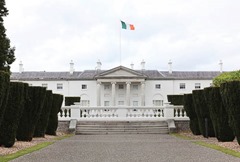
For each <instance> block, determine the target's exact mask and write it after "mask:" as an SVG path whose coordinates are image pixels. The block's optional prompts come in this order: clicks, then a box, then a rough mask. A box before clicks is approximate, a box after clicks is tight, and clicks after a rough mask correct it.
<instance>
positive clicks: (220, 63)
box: [219, 60, 223, 73]
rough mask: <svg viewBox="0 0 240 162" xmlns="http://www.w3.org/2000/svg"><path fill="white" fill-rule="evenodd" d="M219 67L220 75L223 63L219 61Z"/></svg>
mask: <svg viewBox="0 0 240 162" xmlns="http://www.w3.org/2000/svg"><path fill="white" fill-rule="evenodd" d="M219 66H220V73H222V72H223V71H222V69H223V62H222V60H220V61H219Z"/></svg>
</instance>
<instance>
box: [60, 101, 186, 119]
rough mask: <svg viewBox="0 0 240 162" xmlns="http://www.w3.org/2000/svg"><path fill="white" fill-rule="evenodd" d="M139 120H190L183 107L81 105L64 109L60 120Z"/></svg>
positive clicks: (166, 105)
mask: <svg viewBox="0 0 240 162" xmlns="http://www.w3.org/2000/svg"><path fill="white" fill-rule="evenodd" d="M70 119H77V120H95V119H96V120H118V119H120V120H121V119H122V120H131V119H133V120H137V119H153V120H155V119H188V117H187V116H186V112H185V110H184V108H183V106H173V105H169V104H165V106H151V107H149V106H138V107H133V106H114V107H110V106H108V107H82V106H79V105H72V106H65V107H62V109H61V112H60V113H59V120H70Z"/></svg>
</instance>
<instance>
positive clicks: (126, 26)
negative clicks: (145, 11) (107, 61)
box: [121, 21, 135, 30]
mask: <svg viewBox="0 0 240 162" xmlns="http://www.w3.org/2000/svg"><path fill="white" fill-rule="evenodd" d="M121 24H122V29H128V30H135V27H134V25H132V24H126V23H125V22H123V21H121Z"/></svg>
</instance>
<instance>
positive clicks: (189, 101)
mask: <svg viewBox="0 0 240 162" xmlns="http://www.w3.org/2000/svg"><path fill="white" fill-rule="evenodd" d="M183 105H184V109H185V111H186V113H187V116H188V117H189V118H190V123H189V125H190V130H191V131H192V133H193V134H194V135H200V134H201V132H200V130H199V125H198V118H197V114H196V112H195V108H194V105H193V98H192V94H184V96H183Z"/></svg>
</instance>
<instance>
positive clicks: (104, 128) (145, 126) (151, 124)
mask: <svg viewBox="0 0 240 162" xmlns="http://www.w3.org/2000/svg"><path fill="white" fill-rule="evenodd" d="M150 133H151V134H156V133H157V134H167V133H169V129H168V124H167V122H165V121H79V122H78V123H77V127H76V134H93V135H94V134H150Z"/></svg>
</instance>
